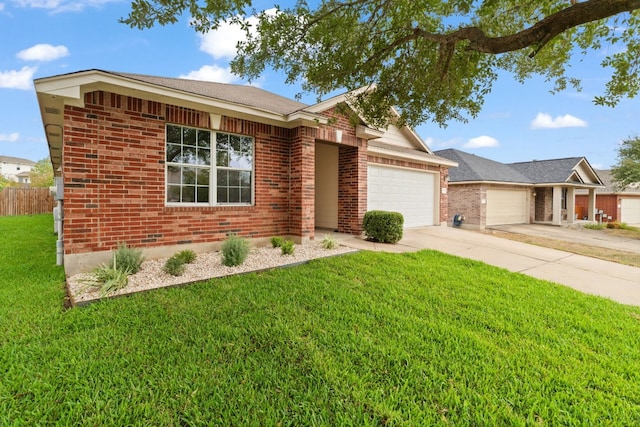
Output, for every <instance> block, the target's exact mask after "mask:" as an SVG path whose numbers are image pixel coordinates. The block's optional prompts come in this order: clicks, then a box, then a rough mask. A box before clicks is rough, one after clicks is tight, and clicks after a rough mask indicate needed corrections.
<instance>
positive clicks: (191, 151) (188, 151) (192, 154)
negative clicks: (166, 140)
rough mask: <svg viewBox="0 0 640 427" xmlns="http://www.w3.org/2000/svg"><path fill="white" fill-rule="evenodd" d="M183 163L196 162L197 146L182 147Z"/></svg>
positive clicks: (193, 163) (191, 163)
mask: <svg viewBox="0 0 640 427" xmlns="http://www.w3.org/2000/svg"><path fill="white" fill-rule="evenodd" d="M181 163H188V164H190V165H195V164H196V147H187V146H184V147H182V161H181Z"/></svg>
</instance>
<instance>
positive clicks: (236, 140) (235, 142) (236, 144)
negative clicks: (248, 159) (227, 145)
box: [230, 135, 242, 152]
mask: <svg viewBox="0 0 640 427" xmlns="http://www.w3.org/2000/svg"><path fill="white" fill-rule="evenodd" d="M230 139H231V149H232V150H233V151H235V152H240V151H242V149H241V148H240V147H241V144H240V137H239V136H238V135H230Z"/></svg>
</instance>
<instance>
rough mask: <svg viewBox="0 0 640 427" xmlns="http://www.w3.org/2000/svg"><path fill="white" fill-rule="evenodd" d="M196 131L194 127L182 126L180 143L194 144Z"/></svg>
mask: <svg viewBox="0 0 640 427" xmlns="http://www.w3.org/2000/svg"><path fill="white" fill-rule="evenodd" d="M196 133H197V130H195V129H194V128H182V144H184V145H193V146H195V145H196Z"/></svg>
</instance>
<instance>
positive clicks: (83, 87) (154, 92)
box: [35, 70, 326, 128]
mask: <svg viewBox="0 0 640 427" xmlns="http://www.w3.org/2000/svg"><path fill="white" fill-rule="evenodd" d="M35 84H36V91H37V92H40V93H47V94H50V95H57V94H60V96H63V95H62V93H67V94H69V95H71V96H68V97H67V99H81V98H82V95H83V94H84V93H87V92H91V91H94V90H104V91H107V92H109V91H111V92H114V93H120V94H126V95H132V96H136V97H140V98H143V99H150V100H153V101H158V102H163V103H167V99H172V100H174V101H179V102H175V103H176V104H178V105H187V106H189V108H194V109H196V108H197V109H203V108H202V107H206V108H205V110H206V111H211V110H212V109H214V110H216V111H219V112H221V113H224V114H225V115H228V116H231V117H241V118H247V119H252V120H255V121H258V122H268V123H272V124H276V125H278V126H282V127H285V128H292V127H296V126H299V125H300V121H301V120H302V121H303V122H305V124H306V125H309V126H313V123H315V126H317V123H322V122H323V120H325V119H324V118H323V117H322V116H317V115H315V114H313V113H311V112H310V113H306V114H305V112H301V113H300V114H297V113H294V114H293V115H290V116H286V115H284V114H279V113H274V112H271V111H267V110H263V109H260V108H255V107H248V106H245V105H241V104H236V103H233V102H226V101H221V100H216V99H212V98H209V97H206V96H203V95H198V94H194V93H190V92H184V91H180V90H177V89H172V88H167V87H164V86H158V85H154V84H151V83H147V82H141V81H137V80H131V79H129V78H126V77H121V76H115V75H112V74H109V73H105V72H102V71H97V70H93V71H88V72H84V73H78V74H77V75H76V74H72V75H64V76H58V77H52V78H48V79H41V80H38V81H36V82H35ZM325 121H326V120H325Z"/></svg>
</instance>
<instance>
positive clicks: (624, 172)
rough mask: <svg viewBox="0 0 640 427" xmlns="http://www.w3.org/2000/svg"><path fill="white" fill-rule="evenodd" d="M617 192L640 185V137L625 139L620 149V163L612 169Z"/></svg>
mask: <svg viewBox="0 0 640 427" xmlns="http://www.w3.org/2000/svg"><path fill="white" fill-rule="evenodd" d="M611 175H612V176H613V181H614V183H615V186H616V189H617V190H624V189H625V188H628V187H630V186H631V185H633V184H635V185H638V183H640V136H639V135H636V136H633V137H630V138H627V139H625V140H624V141H622V143H621V144H620V147H619V148H618V163H616V165H615V166H614V167H613V168H612V169H611Z"/></svg>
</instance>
